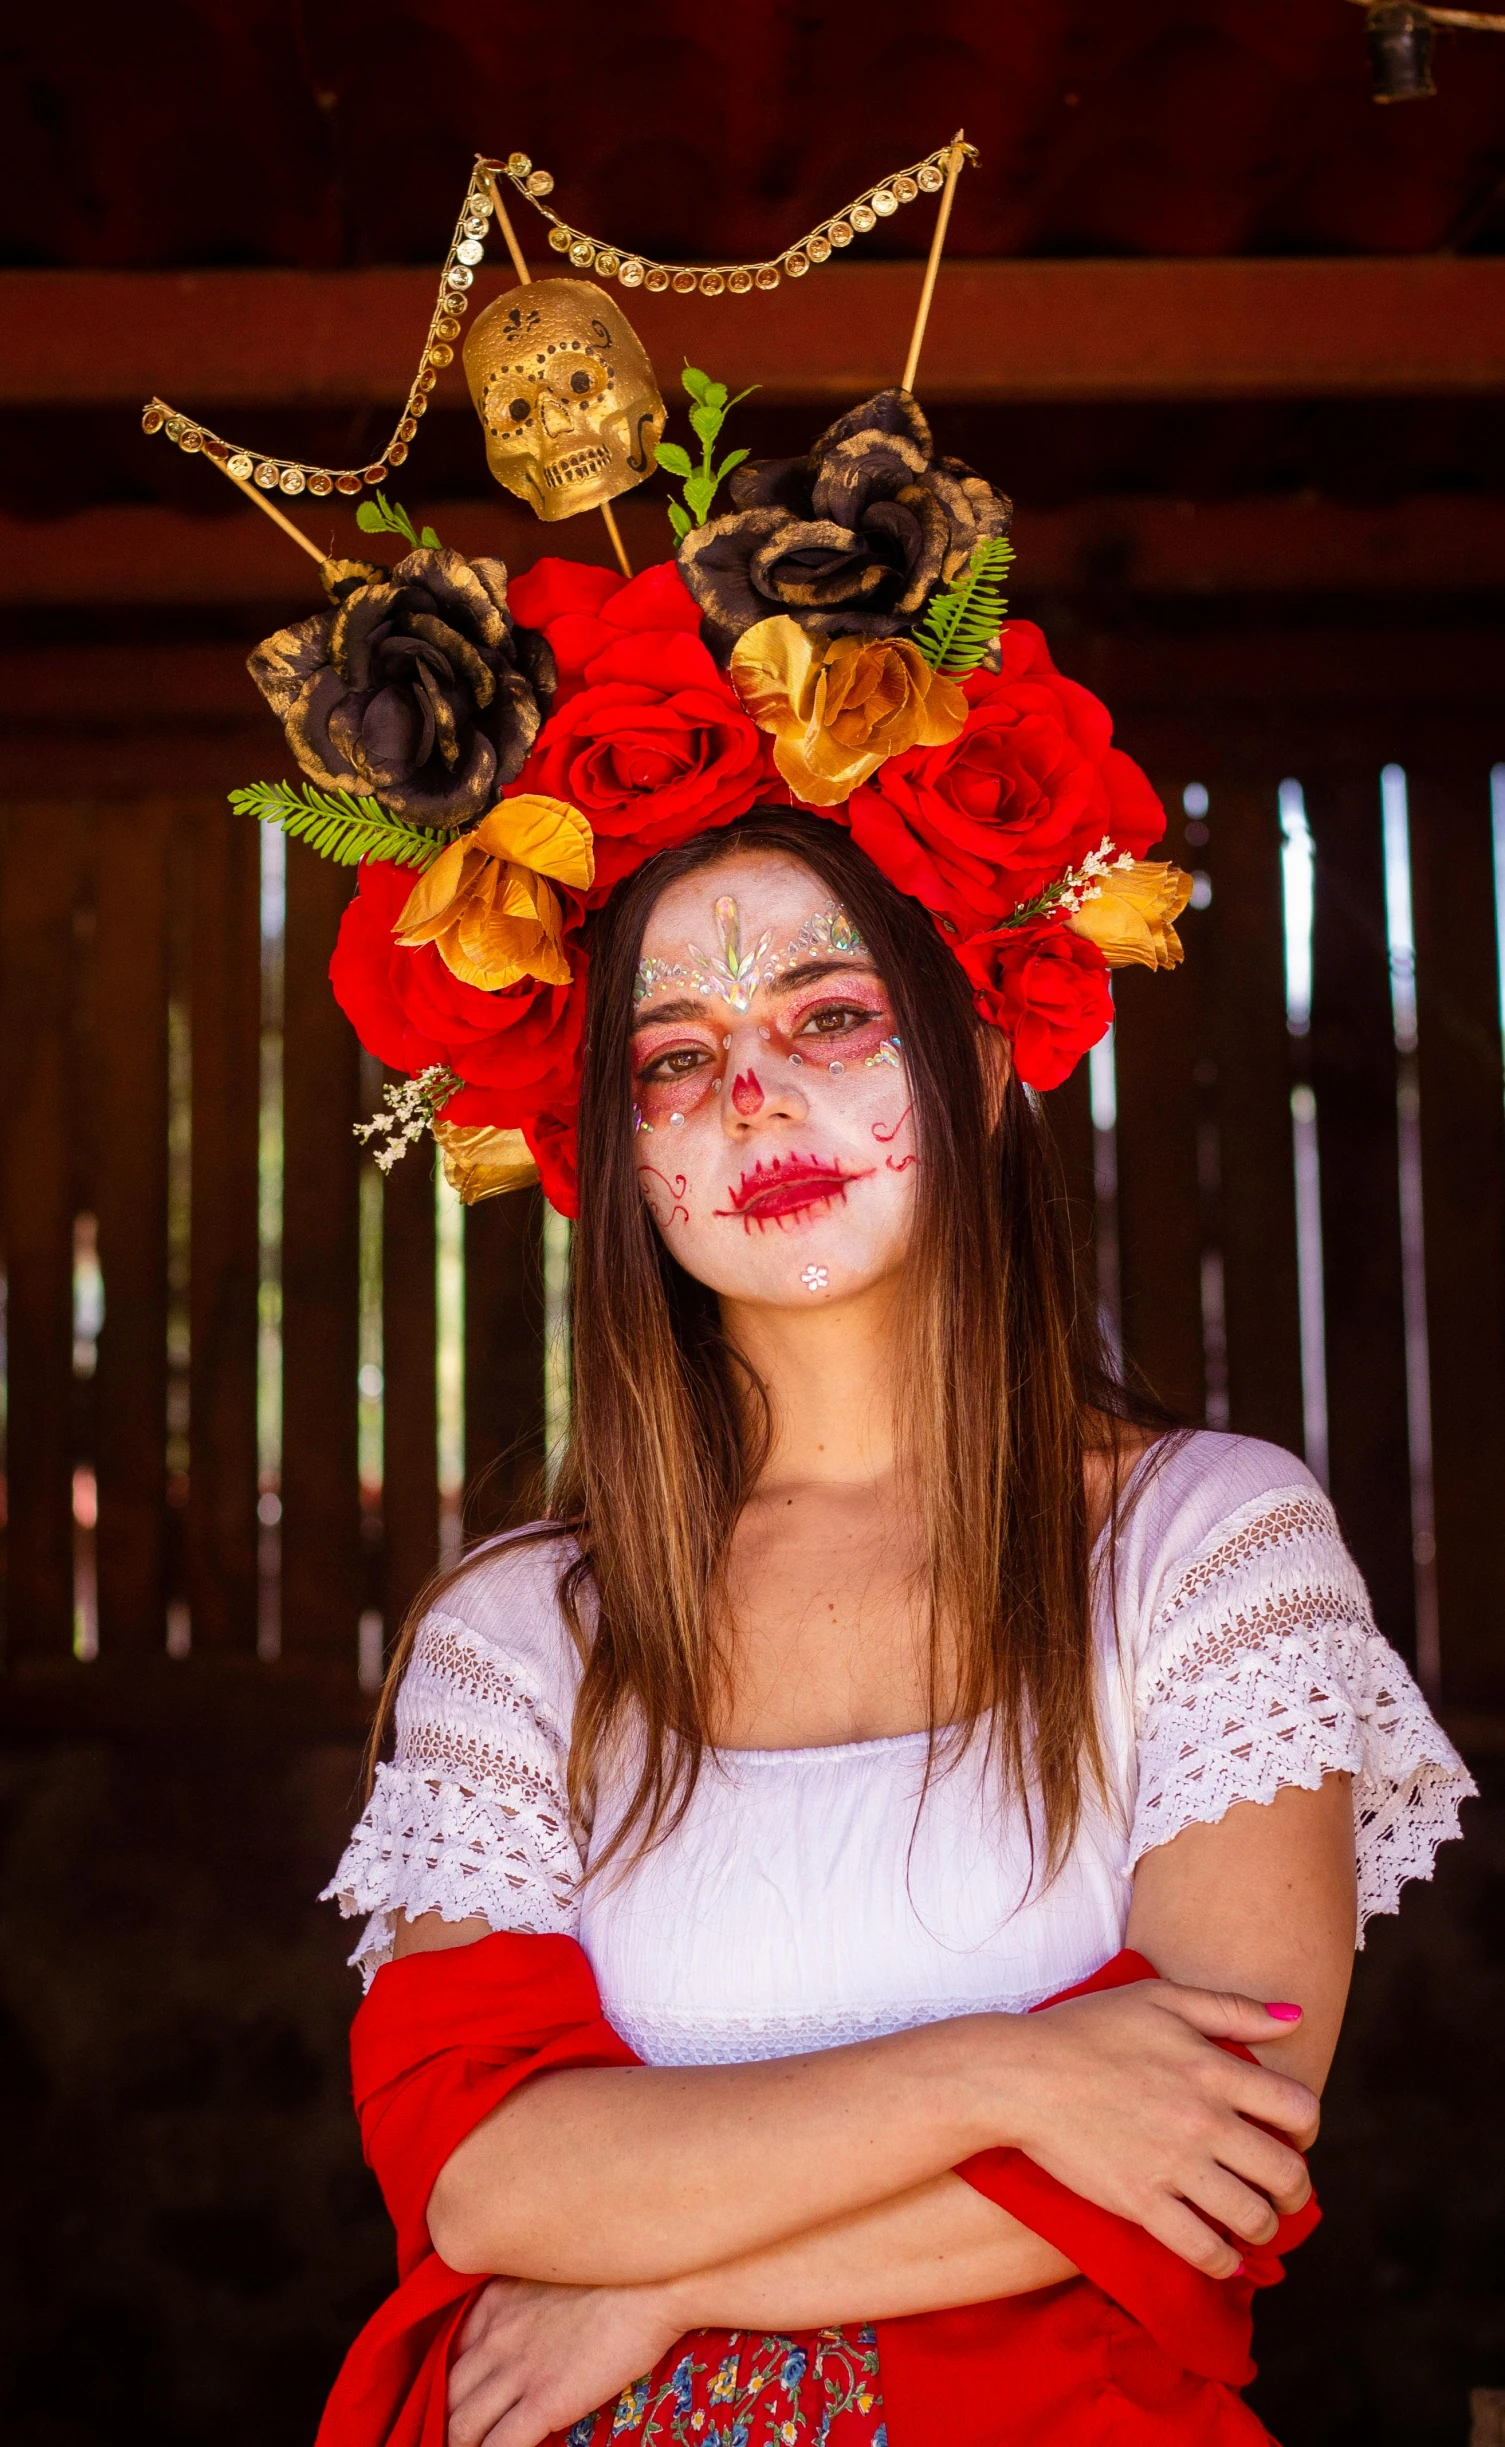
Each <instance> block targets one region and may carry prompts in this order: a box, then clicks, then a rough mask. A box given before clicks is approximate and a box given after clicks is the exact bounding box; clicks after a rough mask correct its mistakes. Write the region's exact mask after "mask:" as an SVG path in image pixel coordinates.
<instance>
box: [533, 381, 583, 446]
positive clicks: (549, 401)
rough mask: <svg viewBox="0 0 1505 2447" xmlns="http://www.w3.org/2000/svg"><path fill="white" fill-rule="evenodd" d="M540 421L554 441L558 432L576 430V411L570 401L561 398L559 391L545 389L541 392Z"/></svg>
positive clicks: (539, 404)
mask: <svg viewBox="0 0 1505 2447" xmlns="http://www.w3.org/2000/svg"><path fill="white" fill-rule="evenodd" d="M538 421H539V424H540V425H541V426H542V428H543V431H544V433H545V435H546V437H547V438H548V440H549V441H551V442H552V441H553V439H554V437H555V435H556V434H560V433H573V432H574V430H575V411H574V408H573V406H572V405H571V403H570V401H569V400H567V399H561V398H560V396H559V394H558V392H557V391H543V392H541V393H540V394H539V400H538Z"/></svg>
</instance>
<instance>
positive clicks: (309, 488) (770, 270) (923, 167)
mask: <svg viewBox="0 0 1505 2447" xmlns="http://www.w3.org/2000/svg"><path fill="white" fill-rule="evenodd" d="M954 152H956V153H960V154H963V155H965V157H966V159H967V160H968V161H976V159H977V154H976V151H975V149H974V147H973V146H971V145H969V144H957V143H956V142H955V140H953V142H952V143H951V144H943V145H940V146H938V147H937V149H936V150H935V152H933V153H930V154H927V156H926V157H925V159H924V160H923V161H920V162H915V163H913V164H912V165H911V167H910V168H909V169H907V170H899V171H895V172H894V173H893V174H892V175H891V176H890V177H888V178H886V179H882V180H880V181H879V183H878V185H877V186H876V187H868V188H865V189H864V191H863V193H862V194H861V195H860V196H858V197H857V199H856V201H855V202H854V203H851V204H848V205H847V207H846V209H845V211H843V212H839V213H833V214H832V215H831V216H830V218H829V219H827V220H824V221H822V222H820V223H819V224H818V226H817V227H816V228H814V229H812V230H810V231H808V232H807V233H806V235H805V236H804V237H803V238H801V239H800V240H799V241H798V242H797V243H796V244H795V245H793V246H788V247H785V248H784V249H783V251H782V252H781V253H780V254H778V255H770V256H767V257H765V258H764V260H763V261H762V262H761V263H722V264H693V265H692V264H672V263H657V262H655V261H654V260H653V258H652V257H651V256H648V255H638V254H634V253H632V252H630V251H629V250H627V249H625V248H620V247H614V246H608V245H606V244H604V243H603V242H602V241H601V240H600V239H598V238H592V237H590V236H589V235H588V234H587V233H586V232H585V231H584V230H579V229H576V228H575V227H574V225H573V224H572V223H571V222H568V221H562V220H561V219H560V218H559V216H558V214H557V213H555V212H553V211H552V210H551V209H550V208H549V206H548V205H546V204H545V203H544V201H543V198H544V197H545V196H546V195H548V194H550V193H551V192H552V190H553V185H554V181H553V179H552V177H551V176H550V174H549V172H548V171H547V170H535V169H534V167H533V164H532V162H531V161H530V160H529V158H528V156H527V154H526V153H513V154H510V155H509V156H508V158H507V159H506V160H505V161H492V160H490V159H489V158H488V157H487V156H486V155H484V154H478V155H477V156H476V163H475V168H474V169H473V171H472V172H471V179H470V187H469V191H468V193H467V195H466V198H465V202H464V205H463V206H462V208H461V212H460V217H459V219H458V221H457V222H456V223H455V231H454V236H453V237H452V238H451V240H450V243H449V249H448V252H447V254H446V256H445V259H444V269H443V272H442V274H441V275H440V280H439V294H438V297H437V299H436V300H435V304H434V311H433V314H432V315H431V316H430V318H429V328H428V337H427V339H426V340H425V342H424V344H423V354H422V356H421V358H420V360H419V365H418V371H417V373H416V374H415V375H414V377H413V382H412V385H411V388H410V389H409V392H408V396H407V402H406V405H405V406H404V408H403V412H402V415H401V417H400V418H399V420H398V423H397V427H396V430H395V431H394V433H393V435H392V438H391V440H390V441H389V442H388V444H387V447H386V449H385V450H384V451H383V452H382V454H381V457H380V458H379V459H377V460H374V461H373V462H372V464H371V465H370V466H369V467H318V466H315V465H313V464H312V463H311V462H310V461H308V460H306V459H289V458H284V457H282V456H280V455H279V454H277V453H276V452H262V451H256V450H249V449H247V448H245V447H244V445H243V444H241V443H238V442H227V441H226V440H225V439H224V438H223V436H222V435H220V434H217V433H214V432H212V431H211V430H210V428H209V427H208V426H207V425H204V424H201V423H200V422H199V421H198V419H197V418H195V417H190V416H184V415H183V414H182V413H181V412H180V410H178V409H176V408H174V407H171V406H170V405H169V403H168V402H167V401H166V400H165V399H151V400H148V402H147V404H146V406H145V408H144V409H143V410H142V412H141V424H142V430H143V431H144V432H146V433H165V434H166V436H167V438H168V440H169V441H170V442H176V444H177V446H178V448H179V450H186V451H190V452H191V451H202V452H203V453H204V456H205V457H206V458H209V459H212V460H213V461H214V462H215V464H216V465H217V466H218V467H220V468H221V469H222V470H223V471H224V473H225V474H226V475H228V476H230V477H232V478H233V479H234V481H235V482H236V483H237V484H240V485H251V484H255V485H257V486H258V487H259V488H260V490H261V491H262V492H263V493H283V494H286V495H288V496H290V497H291V496H295V495H297V494H299V493H303V492H308V493H311V494H313V495H314V496H315V497H316V498H322V497H323V496H324V495H326V494H328V493H343V494H346V495H349V494H352V493H359V492H360V491H361V490H362V488H363V487H365V486H367V485H371V486H375V485H379V484H385V482H386V480H387V476H388V472H389V471H390V470H391V469H392V468H394V467H400V466H401V465H402V463H403V461H404V459H406V457H407V455H408V448H409V445H410V444H411V443H412V441H413V440H414V438H415V436H416V434H417V432H418V420H419V418H420V417H422V416H423V415H424V414H425V413H426V411H427V409H428V404H429V393H430V392H431V391H432V390H433V389H434V386H435V384H436V383H437V382H438V379H439V375H440V373H441V371H442V370H443V368H444V367H445V366H447V365H450V364H452V363H453V362H454V354H455V347H454V344H455V342H456V341H457V340H458V339H459V337H460V317H461V315H463V314H464V313H465V312H466V309H467V308H468V306H469V304H470V299H469V296H468V295H467V292H468V291H469V290H470V289H471V288H472V287H473V286H474V283H475V276H476V268H477V266H478V265H479V264H480V263H481V262H482V260H483V259H484V256H485V252H486V239H487V237H488V235H489V234H490V223H491V220H492V218H493V217H494V214H495V211H496V203H495V201H494V188H493V182H494V181H496V180H498V179H502V178H507V179H510V180H511V182H512V184H513V186H514V187H515V188H516V190H517V192H518V194H519V195H521V196H524V197H526V199H527V201H528V202H529V203H530V204H531V205H532V206H533V207H534V209H535V211H537V212H539V213H541V214H542V215H543V217H544V219H545V220H546V221H547V222H548V223H549V225H550V227H549V245H550V246H551V247H552V248H553V249H555V251H556V252H557V253H559V254H561V255H564V256H566V257H567V258H568V260H569V262H570V263H571V264H572V265H573V266H574V268H575V269H576V270H577V271H589V272H593V273H594V274H595V275H596V277H597V278H598V279H600V280H616V281H619V282H620V283H621V285H622V287H623V288H625V289H637V288H642V289H647V290H651V291H653V292H654V293H655V294H658V293H661V292H663V291H664V290H666V289H668V290H672V291H673V292H674V293H675V295H676V296H679V297H690V296H692V295H698V296H701V297H720V296H721V295H723V293H724V294H726V295H727V296H730V297H746V296H748V295H749V294H751V293H752V292H753V291H755V290H756V291H767V290H771V289H777V288H778V286H779V283H780V282H781V280H784V279H786V278H787V279H789V280H799V279H802V278H803V276H804V275H805V273H806V272H808V271H810V270H811V269H812V267H813V266H815V265H818V264H822V263H826V262H828V261H829V260H830V257H831V255H832V254H833V253H834V252H835V251H836V250H837V249H838V248H841V247H846V246H850V245H851V244H852V241H853V239H854V238H859V237H865V236H866V234H867V233H868V231H869V230H872V229H876V227H877V225H878V223H879V221H880V220H885V219H888V218H890V217H891V216H892V215H893V214H894V213H896V212H897V211H898V210H899V207H900V206H901V205H902V204H911V203H913V202H914V200H915V198H916V197H917V196H920V195H939V194H940V193H941V191H942V189H943V188H944V187H945V184H946V175H947V166H948V164H949V163H950V162H951V160H952V156H953V153H954ZM504 218H505V216H504ZM266 506H267V507H269V508H270V504H267V505H266ZM291 532H292V534H293V536H294V538H295V540H297V541H299V542H302V543H303V544H304V548H305V550H308V551H314V552H315V558H317V557H318V555H317V552H316V551H315V548H314V547H312V546H310V545H309V544H308V543H307V539H306V538H303V537H300V536H298V534H297V530H296V529H292V530H291Z"/></svg>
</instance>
